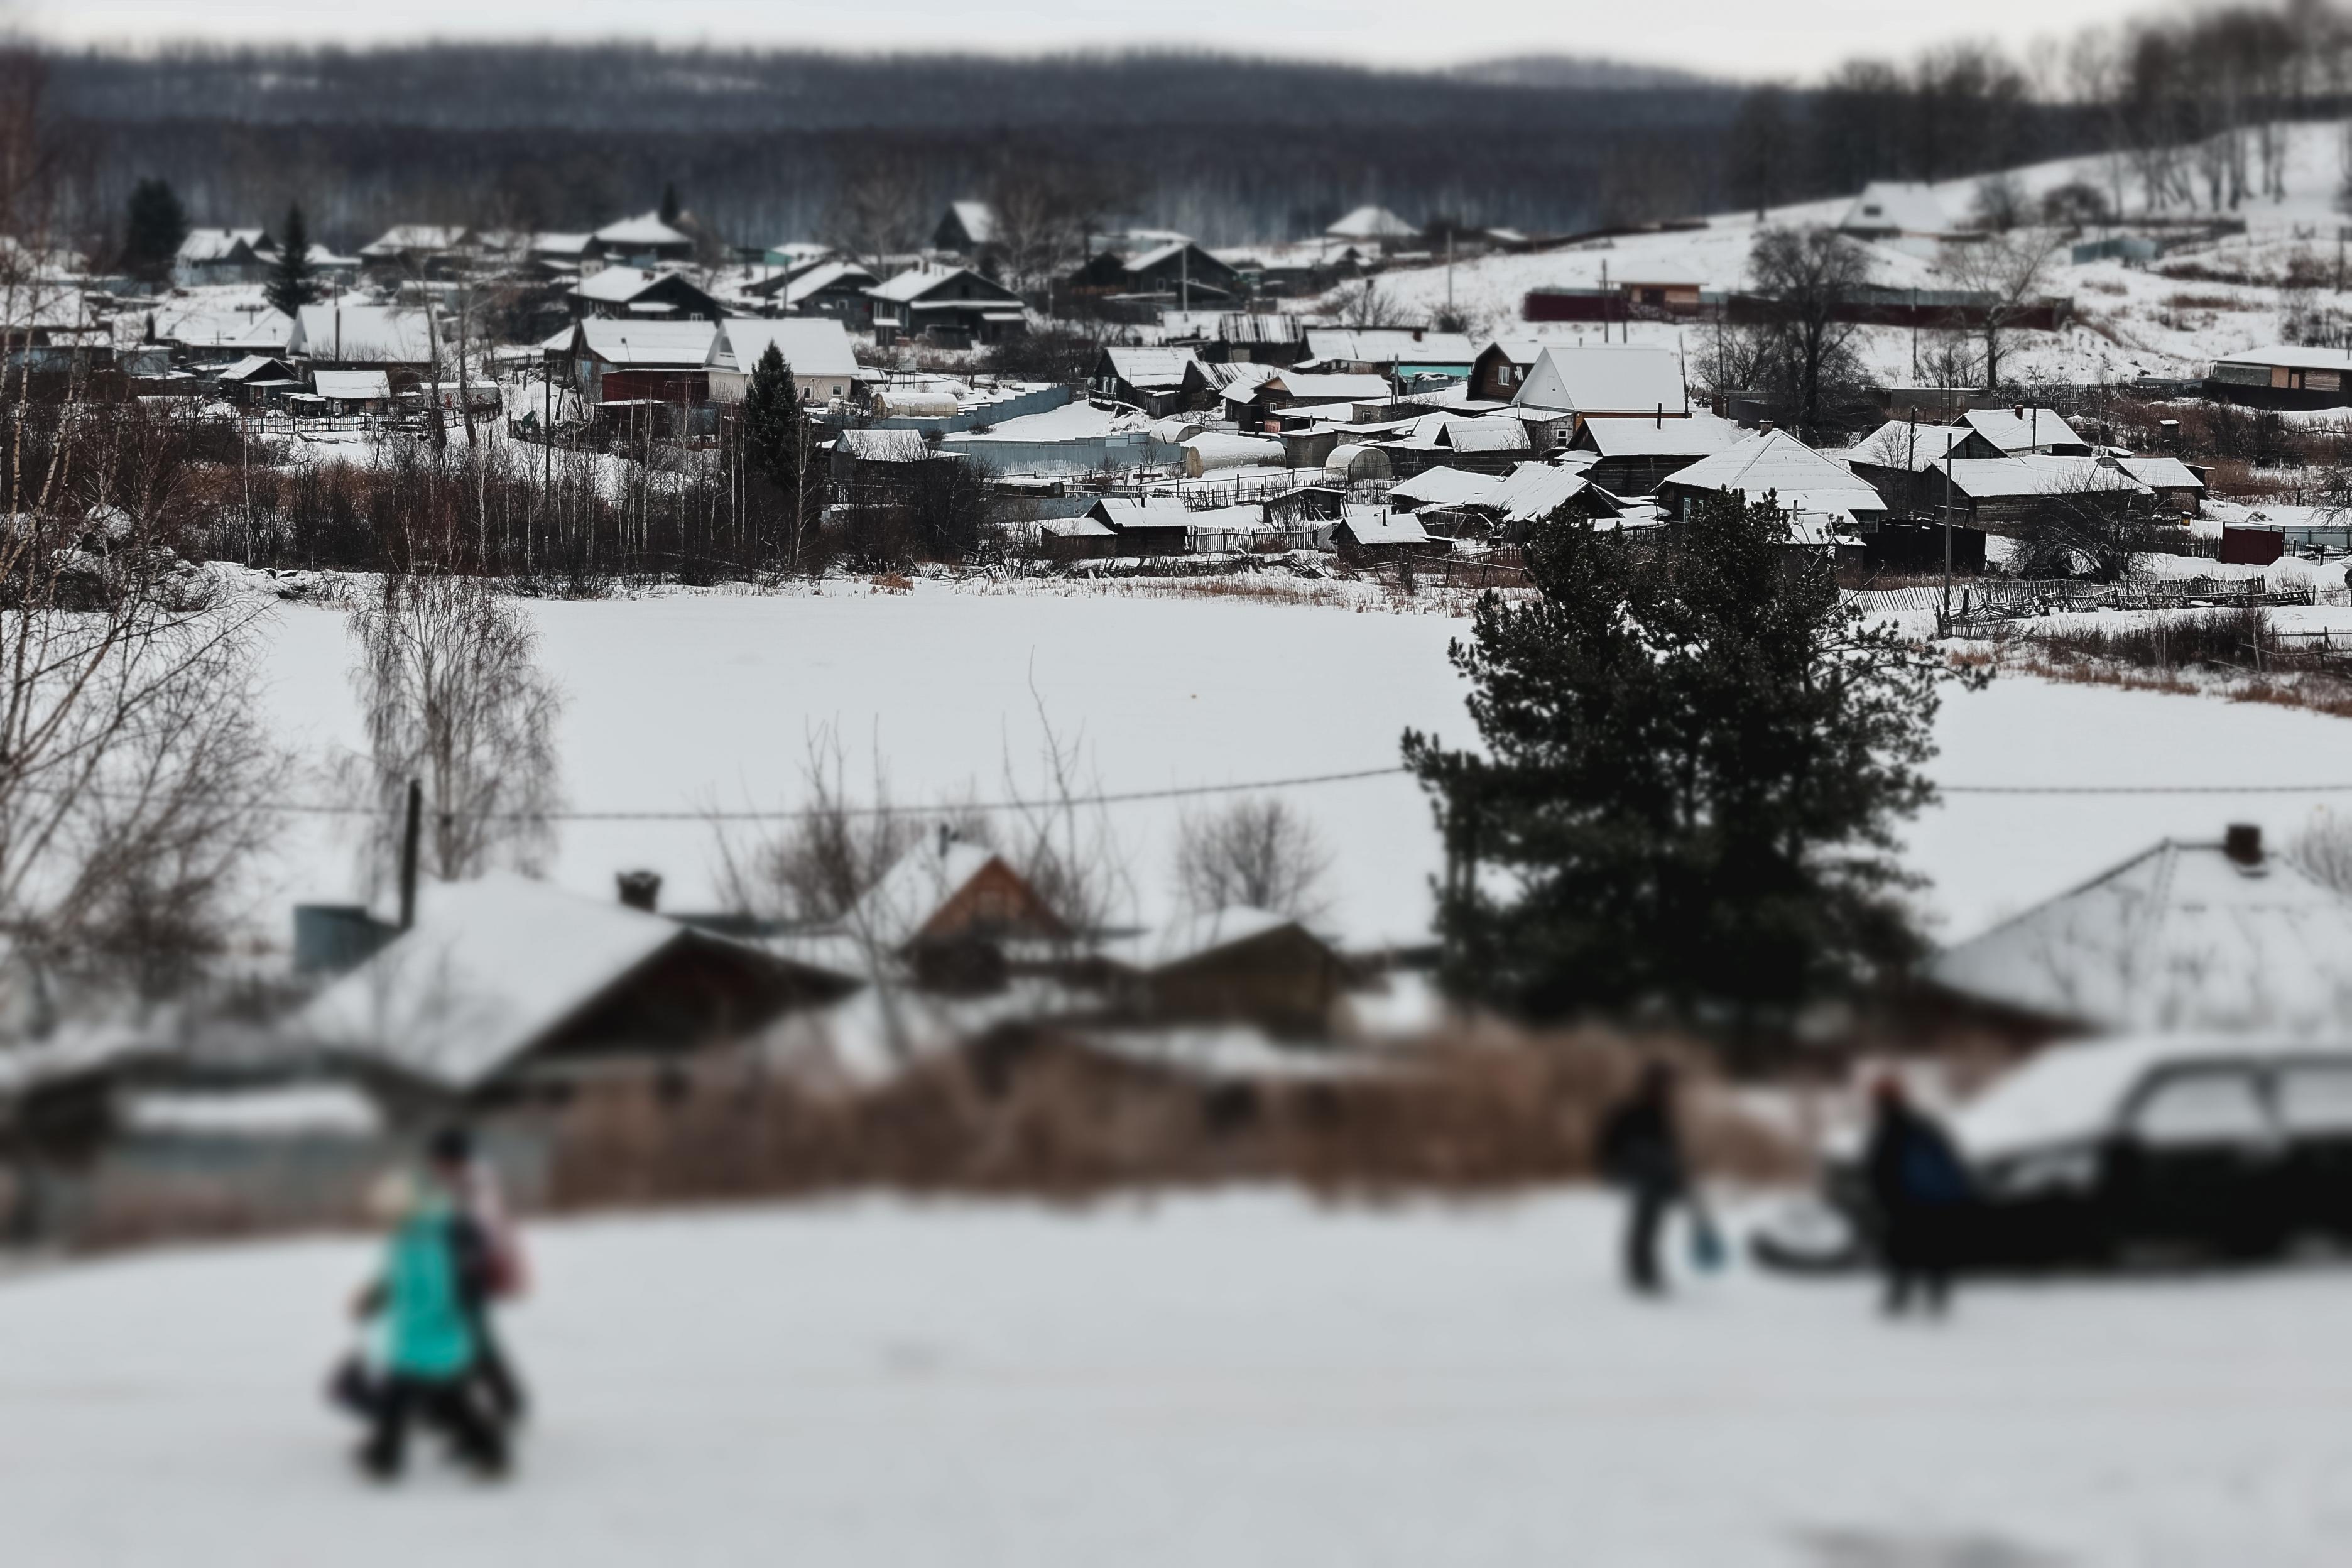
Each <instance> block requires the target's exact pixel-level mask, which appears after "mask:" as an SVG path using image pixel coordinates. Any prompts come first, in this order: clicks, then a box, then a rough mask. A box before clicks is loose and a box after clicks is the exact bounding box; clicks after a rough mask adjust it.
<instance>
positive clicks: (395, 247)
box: [360, 223, 467, 261]
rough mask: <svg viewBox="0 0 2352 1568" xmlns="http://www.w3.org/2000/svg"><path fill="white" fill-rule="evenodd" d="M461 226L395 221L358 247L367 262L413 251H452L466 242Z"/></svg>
mask: <svg viewBox="0 0 2352 1568" xmlns="http://www.w3.org/2000/svg"><path fill="white" fill-rule="evenodd" d="M466 237H467V233H466V229H465V227H464V226H462V225H459V224H450V223H396V224H394V225H393V226H391V227H390V228H388V229H385V230H384V231H383V233H382V234H380V235H378V236H376V237H374V238H373V239H372V240H370V241H368V242H367V243H366V244H365V245H362V246H361V247H360V255H361V256H362V257H364V258H367V259H368V260H370V261H381V260H383V259H385V258H389V257H394V256H405V255H406V254H408V253H409V252H410V251H412V250H454V249H456V248H457V247H458V246H460V245H462V244H464V243H465V242H466Z"/></svg>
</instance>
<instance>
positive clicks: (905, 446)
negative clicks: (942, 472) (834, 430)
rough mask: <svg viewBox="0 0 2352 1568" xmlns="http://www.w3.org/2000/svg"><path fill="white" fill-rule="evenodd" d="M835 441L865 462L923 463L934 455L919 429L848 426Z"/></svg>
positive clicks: (844, 450)
mask: <svg viewBox="0 0 2352 1568" xmlns="http://www.w3.org/2000/svg"><path fill="white" fill-rule="evenodd" d="M833 444H834V447H835V449H837V450H839V451H843V452H846V453H848V454H849V455H850V456H851V457H853V458H856V459H857V460H858V461H859V462H861V463H921V462H928V461H929V459H930V458H931V455H932V454H931V444H930V443H929V442H928V441H926V440H924V439H923V433H922V432H921V431H919V430H867V429H856V430H844V431H843V432H842V433H841V434H840V435H838V436H836V437H834V438H833Z"/></svg>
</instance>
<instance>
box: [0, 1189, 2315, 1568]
mask: <svg viewBox="0 0 2352 1568" xmlns="http://www.w3.org/2000/svg"><path fill="white" fill-rule="evenodd" d="M1612 1224H1613V1215H1612V1213H1611V1211H1610V1210H1609V1208H1608V1207H1607V1206H1606V1205H1603V1204H1602V1203H1601V1201H1600V1200H1598V1199H1597V1198H1595V1197H1593V1196H1591V1195H1590V1194H1557V1195H1552V1196H1546V1197H1541V1198H1531V1199H1528V1200H1525V1201H1520V1202H1515V1203H1509V1204H1496V1205H1479V1206H1474V1207H1466V1208H1449V1207H1441V1206H1434V1205H1405V1206H1395V1207H1384V1208H1378V1209H1341V1210H1321V1209H1318V1208H1316V1207H1314V1206H1312V1205H1310V1204H1309V1203H1308V1202H1307V1200H1305V1199H1302V1198H1299V1197H1296V1196H1292V1195H1286V1194H1270V1193H1244V1194H1228V1195H1224V1196H1217V1197H1186V1198H1180V1199H1167V1200H1162V1201H1160V1202H1158V1203H1156V1204H1144V1203H1140V1202H1132V1203H1124V1204H1120V1205H1110V1206H1105V1207H1102V1208H1099V1209H1097V1210H1094V1211H1091V1212H1089V1213H1086V1214H1079V1213H1073V1212H1054V1211H1046V1210H1041V1209H1037V1208H1034V1207H1029V1206H1025V1205H1008V1204H993V1205H909V1204H907V1203H903V1202H899V1201H890V1200H881V1199H873V1200H866V1201H862V1202H858V1203H853V1204H845V1205H825V1206H814V1207H803V1208H784V1209H755V1210H743V1211H735V1212H715V1213H708V1214H702V1215H678V1216H673V1217H666V1218H612V1219H604V1220H598V1221H593V1222H587V1223H573V1224H566V1225H561V1226H545V1227H542V1228H541V1229H539V1230H538V1231H536V1232H535V1233H534V1235H533V1237H532V1243H533V1247H534V1254H535V1262H536V1266H537V1268H538V1271H539V1274H540V1276H541V1288H540V1290H539V1292H538V1296H537V1299H536V1300H532V1301H530V1302H529V1303H528V1304H526V1305H525V1306H523V1307H522V1308H520V1310H517V1311H515V1312H514V1313H513V1314H512V1316H511V1318H510V1321H509V1343H510V1346H511V1348H512V1349H513V1351H514V1352H515V1353H516V1354H517V1356H518V1358H519V1360H520V1362H521V1363H522V1364H523V1366H524V1368H525V1370H526V1372H527V1373H528V1374H529V1375H530V1377H531V1378H532V1379H533V1381H534V1384H535V1385H536V1390H537V1393H538V1394H539V1396H540V1398H539V1408H538V1412H537V1415H536V1419H535V1422H534V1425H533V1426H532V1428H531V1430H530V1433H529V1435H528V1436H527V1438H526V1442H525V1446H524V1449H523V1454H522V1460H521V1468H520V1474H519V1475H518V1476H517V1478H516V1479H514V1480H513V1481H512V1482H510V1483H509V1484H508V1485H507V1486H505V1487H504V1488H502V1489H497V1490H494V1491H486V1490H483V1489H478V1488H477V1487H475V1486H473V1485H471V1484H470V1483H467V1482H465V1481H463V1480H461V1479H458V1478H457V1475H456V1474H455V1473H454V1472H451V1471H447V1470H445V1469H442V1468H439V1467H438V1466H437V1465H436V1464H435V1463H434V1462H432V1461H431V1459H430V1458H429V1455H428V1454H427V1453H426V1452H425V1451H420V1455H419V1458H420V1459H422V1460H424V1462H423V1463H421V1464H419V1465H418V1466H417V1468H416V1470H415V1473H414V1474H413V1475H412V1477H411V1478H410V1479H409V1481H408V1482H407V1483H406V1484H405V1485H404V1487H403V1488H402V1489H399V1490H397V1491H394V1492H392V1493H389V1494H379V1493H377V1492H374V1491H373V1490H372V1489H369V1488H368V1487H366V1486H365V1485H363V1484H362V1483H361V1482H360V1481H358V1480H357V1479H354V1478H353V1477H352V1474H351V1473H350V1472H349V1471H348V1470H347V1469H346V1468H345V1467H344V1449H345V1447H347V1446H348V1443H349V1439H350V1434H349V1432H348V1430H347V1428H346V1426H344V1424H343V1423H341V1421H340V1420H339V1419H338V1418H337V1417H336V1416H335V1415H333V1414H332V1413H331V1412H329V1411H328V1410H327V1409H325V1408H324V1407H323V1406H322V1405H321V1404H320V1401H319V1398H318V1394H317V1384H318V1383H319V1381H320V1375H321V1373H323V1371H324V1369H325V1367H326V1366H327V1364H328V1363H329V1362H330V1361H331V1359H332V1358H333V1357H334V1356H335V1355H336V1354H337V1353H338V1352H339V1351H340V1349H341V1345H342V1343H343V1332H344V1331H343V1330H342V1329H341V1327H340V1326H339V1323H338V1318H339V1314H340V1308H341V1303H342V1301H343V1300H344V1299H345V1297H346V1294H347V1293H348V1291H349V1290H350V1289H351V1288H352V1286H353V1285H354V1283H355V1282H356V1281H357V1280H359V1279H361V1277H362V1273H363V1271H364V1270H365V1268H367V1266H368V1258H369V1256H370V1255H369V1253H368V1252H367V1250H366V1249H365V1247H364V1246H363V1245H362V1243H360V1242H357V1241H347V1240H320V1241H309V1242H298V1243H290V1244H277V1245H270V1246H254V1247H224V1248H218V1249H197V1250H189V1251H183V1252H174V1253H157V1254H149V1255H145V1256H140V1257H133V1258H122V1259H120V1260H114V1261H107V1262H100V1263H95V1264H89V1265H83V1266H77V1267H72V1268H61V1269H58V1270H56V1271H53V1272H47V1273H42V1274H37V1275H31V1276H26V1277H24V1278H20V1279H14V1280H9V1281H5V1282H0V1554H5V1558H6V1560H7V1561H9V1562H11V1563H26V1564H28V1565H30V1564H38V1565H40V1568H84V1565H90V1568H95V1565H99V1564H104V1565H108V1568H146V1565H149V1564H153V1565H157V1568H214V1565H221V1568H313V1565H316V1564H321V1563H334V1564H338V1565H351V1568H368V1565H371V1564H378V1563H382V1564H401V1565H404V1568H406V1565H410V1564H415V1563H434V1564H438V1565H442V1568H466V1565H467V1564H474V1563H485V1564H487V1563H499V1564H509V1563H562V1564H565V1565H567V1568H595V1565H599V1564H607V1563H609V1564H615V1565H618V1564H629V1565H631V1568H635V1565H638V1564H644V1563H663V1564H665V1565H667V1568H703V1565H706V1564H709V1565H718V1564H730V1565H731V1564H736V1563H753V1562H787V1563H825V1564H835V1565H865V1564H890V1565H893V1568H918V1565H922V1564H932V1563H936V1564H940V1565H942V1568H947V1565H957V1568H961V1565H965V1564H1004V1565H1006V1568H1013V1565H1018V1568H1045V1565H1051V1564H1064V1563H1068V1564H1080V1563H1084V1564H1100V1563H1120V1564H1132V1565H1139V1568H1140V1565H1145V1564H1159V1563H1166V1564H1171V1565H1175V1564H1184V1565H1192V1564H1198V1563H1230V1564H1234V1565H1236V1568H1241V1565H1248V1564H1259V1563H1264V1564H1269V1565H1272V1564H1281V1565H1284V1568H1292V1565H1296V1564H1301V1563H1330V1564H1335V1565H1336V1564H1349V1565H1351V1568H1353V1565H1373V1564H1399V1565H1403V1564H1412V1565H1416V1568H1418V1565H1423V1564H1431V1563H1444V1564H1447V1565H1449V1568H1475V1565H1481V1564H1497V1565H1502V1564H1509V1565H1512V1568H1518V1565H1522V1564H1527V1563H1593V1564H1611V1565H1614V1564H1621V1563H1622V1564H1629V1565H1654V1568H1681V1565H1685V1564H1687V1565H1692V1568H1698V1565H1702V1564H1703V1565H1706V1568H1721V1565H1730V1564H1738V1565H1747V1564H1763V1565H1770V1564H1782V1563H1785V1564H1790V1565H1791V1568H1806V1565H1823V1568H1855V1565H1860V1564H1888V1565H1893V1564H1927V1565H1934V1568H1958V1565H1961V1564H1967V1565H1969V1568H2022V1565H2026V1564H2035V1565H2039V1564H2044V1563H2067V1564H2079V1565H2085V1568H2089V1565H2099V1564H2117V1565H2124V1564H2129V1565H2133V1568H2143V1565H2153V1564H2164V1565H2180V1568H2187V1565H2196V1564H2214V1565H2216V1568H2220V1565H2224V1564H2227V1565H2230V1568H2238V1565H2242V1564H2249V1563H2261V1564H2264V1565H2266V1568H2294V1565H2299V1564H2320V1563H2338V1562H2341V1561H2342V1560H2343V1544H2342V1543H2343V1540H2344V1536H2345V1532H2346V1530H2347V1524H2352V1483H2347V1479H2346V1478H2347V1475H2352V1372H2347V1369H2346V1367H2345V1365H2344V1363H2343V1360H2342V1358H2341V1357H2340V1356H2339V1355H2337V1354H2336V1353H2335V1352H2334V1349H2333V1347H2334V1345H2335V1342H2336V1327H2337V1325H2338V1324H2340V1323H2341V1322H2342V1321H2344V1319H2345V1317H2346V1314H2347V1312H2352V1275H2347V1274H2345V1273H2343V1272H2341V1271H2338V1270H2333V1269H2309V1270H2296V1271H2287V1272H2282V1273H2273V1274H2267V1275H2249V1276H2243V1277H2217V1278H2210V1279H2166V1280H2158V1281H2145V1282H2139V1283H2132V1284H2126V1283H2120V1282H2113V1281H2108V1282H2099V1281H2075V1282H2065V1283H2056V1284H2047V1285H2000V1286H1986V1287H1983V1288H1981V1289H1970V1290H1967V1291H1964V1293H1963V1295H1962V1297H1961V1300H1960V1302H1959V1305H1958V1311H1957V1314H1956V1316H1955V1317H1954V1318H1953V1319H1952V1320H1951V1321H1948V1322H1947V1323H1945V1324H1942V1325H1929V1324H1925V1323H1888V1322H1885V1321H1882V1320H1880V1319H1879V1318H1878V1317H1877V1316H1876V1315H1875V1314H1874V1310H1873V1305H1872V1299H1871V1296H1870V1294H1869V1292H1868V1290H1867V1289H1866V1288H1865V1286H1864V1284H1863V1283H1862V1282H1861V1281H1859V1280H1855V1281H1843V1282H1836V1283H1820V1282H1811V1283H1795V1282H1789V1281H1784V1280H1780V1279H1771V1278H1766V1277H1759V1276H1757V1275H1755V1274H1753V1273H1752V1272H1750V1271H1748V1270H1746V1269H1744V1268H1735V1269H1733V1270H1732V1271H1731V1272H1729V1273H1727V1274H1726V1275H1724V1276H1720V1277H1715V1278H1710V1279H1702V1280H1699V1281H1697V1282H1696V1283H1695V1284H1692V1285H1690V1286H1689V1287H1688V1288H1687V1289H1684V1290H1683V1292H1682V1293H1681V1295H1680V1296H1679V1298H1678V1299H1676V1300H1672V1301H1670V1302H1668V1303H1667V1304H1664V1305H1663V1306H1656V1307H1650V1306H1643V1305H1639V1304H1636V1303H1633V1302H1631V1301H1629V1300H1624V1299H1623V1298H1622V1297H1621V1296H1620V1294H1619V1293H1618V1291H1617V1289H1616V1288H1615V1285H1614V1282H1613V1280H1612V1278H1611V1274H1610V1264H1611V1248H1612ZM428 1448H429V1446H428Z"/></svg>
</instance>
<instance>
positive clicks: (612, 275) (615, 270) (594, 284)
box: [572, 267, 677, 305]
mask: <svg viewBox="0 0 2352 1568" xmlns="http://www.w3.org/2000/svg"><path fill="white" fill-rule="evenodd" d="M676 276H677V274H676V273H675V272H672V271H668V270H658V271H656V270H649V269H647V268H642V267H604V268H598V269H597V270H595V271H593V272H591V273H590V274H589V275H588V276H587V277H585V278H583V279H580V281H579V282H577V283H575V284H573V285H572V297H573V298H575V299H580V300H590V301H593V302H594V303H596V304H600V305H625V304H627V303H628V302H629V301H630V300H634V299H635V298H636V297H637V296H638V295H640V294H642V293H644V292H645V291H646V289H650V288H652V287H653V286H654V285H655V284H656V283H659V282H660V281H662V279H666V278H672V277H676Z"/></svg>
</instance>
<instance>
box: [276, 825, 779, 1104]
mask: <svg viewBox="0 0 2352 1568" xmlns="http://www.w3.org/2000/svg"><path fill="white" fill-rule="evenodd" d="M417 895H418V896H417V915H416V923H415V926H414V927H412V928H411V929H410V930H408V931H404V932H403V933H402V934H401V935H399V936H398V937H395V938H394V940H393V941H392V942H389V943H387V944H386V945H385V946H384V947H383V949H382V950H381V951H380V952H377V953H376V954H375V955H374V956H373V957H372V958H370V959H369V960H368V961H367V962H366V963H362V964H361V965H360V966H359V967H358V968H356V969H354V970H352V972H351V973H348V974H346V975H344V976H342V978H341V979H340V980H337V981H336V982H335V983H334V984H331V985H330V986H328V987H327V989H326V990H324V991H322V992H320V994H318V995H317V996H316V997H314V998H313V999H312V1000H311V1002H310V1005H308V1006H307V1007H305V1008H303V1009H302V1011H301V1012H300V1013H299V1015H298V1016H297V1017H296V1019H295V1022H294V1030H295V1032H296V1033H297V1034H298V1035H299V1036H300V1037H305V1038H308V1039H310V1040H312V1041H315V1042H317V1043H319V1044H320V1045H324V1046H327V1047H331V1048H335V1049H340V1050H344V1051H349V1052H353V1053H356V1054H360V1055H364V1056H369V1057H373V1058H378V1059H382V1060H384V1061H387V1062H389V1063H392V1064H393V1065H395V1066H397V1067H399V1068H401V1069H402V1070H404V1072H406V1073H408V1074H409V1075H411V1076H413V1077H416V1078H419V1079H425V1080H428V1081H432V1082H437V1083H440V1084H444V1085H446V1086H448V1087H450V1088H452V1089H470V1088H472V1087H473V1086H475V1085H477V1084H478V1083H480V1082H482V1081H483V1080H484V1079H488V1078H489V1077H491V1076H492V1075H493V1074H495V1073H496V1072H497V1071H499V1069H500V1068H503V1067H505V1066H507V1065H508V1064H509V1062H511V1061H513V1060H514V1059H515V1058H517V1057H519V1056H520V1055H521V1054H522V1053H524V1052H525V1051H527V1050H529V1049H530V1047H532V1046H533V1045H535V1044H537V1043H538V1042H540V1041H541V1040H542V1039H544V1038H545V1037H547V1036H548V1035H550V1034H551V1032H553V1031H554V1030H555V1029H556V1028H558V1027H559V1026H562V1024H564V1023H566V1022H567V1021H569V1020H571V1019H572V1018H573V1017H574V1016H577V1015H578V1014H579V1013H580V1012H581V1011H582V1010H583V1008H585V1007H586V1006H588V1005H590V1004H591V1003H592V1002H593V1001H594V1000H595V999H596V998H597V997H598V996H599V995H600V994H604V992H605V991H606V990H607V989H608V988H609V987H611V986H612V985H613V984H614V983H615V982H617V981H619V980H621V979H623V978H624V977H625V976H626V975H627V974H628V973H630V972H631V971H633V970H635V969H636V968H637V967H638V966H639V965H641V964H643V963H646V961H648V960H650V959H652V958H653V957H654V956H655V955H656V954H657V953H659V952H662V950H663V949H665V948H667V947H668V946H670V945H671V944H672V943H674V942H681V941H688V940H693V941H698V942H706V943H720V944H721V945H723V946H726V947H730V948H733V947H734V946H735V945H736V944H731V943H724V942H723V939H719V938H713V937H709V936H702V935H699V934H698V933H689V932H688V931H687V929H686V928H685V927H683V926H680V925H678V924H677V922H675V921H667V920H664V919H662V918H661V917H660V916H659V915H654V914H647V913H646V912H645V911H643V910H633V909H630V908H628V907H626V906H625V905H623V904H621V903H619V902H617V901H616V902H609V903H608V902H604V901H602V900H593V899H585V898H582V897H580V896H579V895H577V894H574V893H567V892H563V891H562V890H560V889H555V888H551V887H549V886H547V885H546V884H545V883H543V882H534V881H530V880H529V879H525V878H522V877H517V876H513V875H510V874H507V873H503V872H500V873H493V874H491V875H489V876H487V877H483V878H480V879H477V880H475V881H470V882H432V881H428V882H426V883H425V885H424V886H423V887H421V888H419V889H418V890H417ZM742 951H744V952H749V951H750V950H742ZM773 962H781V961H773Z"/></svg>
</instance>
